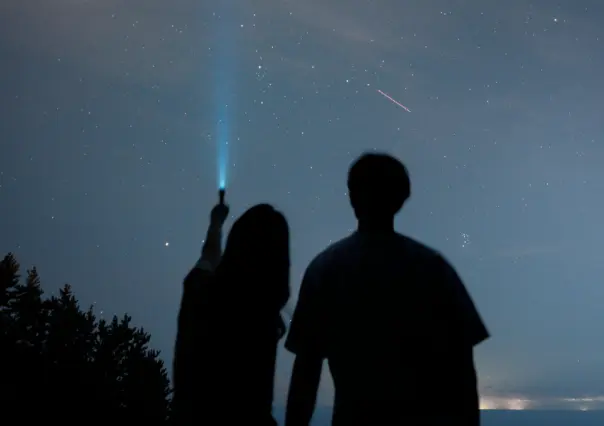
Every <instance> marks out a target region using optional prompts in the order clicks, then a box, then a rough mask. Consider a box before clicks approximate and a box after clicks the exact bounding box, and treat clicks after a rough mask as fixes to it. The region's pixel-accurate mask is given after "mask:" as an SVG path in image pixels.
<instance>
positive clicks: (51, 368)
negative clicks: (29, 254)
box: [0, 253, 170, 424]
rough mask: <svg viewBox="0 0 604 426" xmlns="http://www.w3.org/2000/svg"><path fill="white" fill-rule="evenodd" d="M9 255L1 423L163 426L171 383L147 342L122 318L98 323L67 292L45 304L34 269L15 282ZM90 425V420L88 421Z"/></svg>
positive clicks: (1, 269)
mask: <svg viewBox="0 0 604 426" xmlns="http://www.w3.org/2000/svg"><path fill="white" fill-rule="evenodd" d="M19 272H20V267H19V263H18V262H17V260H16V259H15V257H14V256H13V255H12V254H11V253H9V254H8V255H7V256H5V257H4V259H3V260H2V261H1V262H0V347H1V348H2V349H1V352H0V353H2V360H3V363H2V364H3V365H2V367H3V372H2V381H1V384H0V388H1V389H2V390H1V394H0V401H2V404H1V406H2V411H3V413H2V414H3V417H4V418H9V419H14V420H17V419H18V420H20V421H21V422H24V421H36V420H42V421H44V422H46V423H47V422H54V421H56V422H61V423H63V424H71V423H74V424H75V423H76V422H77V423H78V424H81V423H82V422H89V421H93V422H94V423H101V422H114V423H116V422H132V423H136V424H144V423H147V424H149V423H152V424H164V423H166V422H168V420H169V413H170V382H169V379H168V375H167V371H166V369H165V367H164V364H163V361H161V360H160V359H159V352H158V351H155V350H152V349H150V348H149V341H150V339H151V336H150V335H149V334H148V333H146V332H145V331H144V330H143V329H142V328H137V327H134V326H132V325H131V324H130V322H131V318H130V317H129V316H128V315H124V317H123V318H121V319H118V318H117V316H114V317H113V319H112V320H111V321H105V320H104V319H100V320H97V318H96V316H95V315H94V312H93V309H92V307H91V308H89V309H88V310H86V311H84V310H82V309H81V308H80V306H79V304H78V301H77V299H76V298H75V296H74V294H73V292H72V289H71V287H70V286H69V285H65V286H64V287H63V288H62V289H61V290H60V292H59V295H58V296H52V297H50V298H44V297H43V295H44V293H43V291H42V288H41V287H40V278H39V276H38V272H37V271H36V269H35V268H33V269H31V270H28V271H27V276H26V279H25V283H23V284H22V283H21V282H20V281H21V280H20V274H19ZM87 418H89V420H87Z"/></svg>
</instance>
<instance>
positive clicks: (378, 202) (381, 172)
mask: <svg viewBox="0 0 604 426" xmlns="http://www.w3.org/2000/svg"><path fill="white" fill-rule="evenodd" d="M348 194H349V197H350V204H351V205H352V208H353V210H354V213H355V216H356V217H357V219H358V220H359V221H366V222H379V221H389V220H392V219H393V218H394V216H395V215H396V214H397V213H398V212H399V210H400V209H401V208H402V207H403V204H404V203H405V201H406V200H407V199H408V198H409V196H410V195H411V183H410V181H409V174H408V173H407V169H406V168H405V166H404V165H403V163H401V162H400V161H399V160H397V159H396V158H394V157H392V156H391V155H388V154H383V153H366V154H363V155H362V156H361V157H359V158H358V159H357V160H356V161H355V162H354V163H353V164H352V166H350V170H349V171H348Z"/></svg>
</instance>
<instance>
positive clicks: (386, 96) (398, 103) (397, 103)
mask: <svg viewBox="0 0 604 426" xmlns="http://www.w3.org/2000/svg"><path fill="white" fill-rule="evenodd" d="M377 92H378V93H379V94H380V95H382V96H384V97H385V98H386V99H388V100H391V101H392V102H393V103H395V104H396V105H398V106H400V107H401V108H402V109H404V110H405V111H407V112H411V110H410V109H409V108H407V107H406V106H405V105H403V104H402V103H400V102H399V101H397V100H396V99H394V98H392V97H391V96H389V95H387V94H386V93H384V92H382V91H381V90H380V89H378V91H377Z"/></svg>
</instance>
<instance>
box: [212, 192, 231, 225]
mask: <svg viewBox="0 0 604 426" xmlns="http://www.w3.org/2000/svg"><path fill="white" fill-rule="evenodd" d="M224 195H225V191H224V189H220V190H219V191H218V204H216V205H215V206H214V208H213V209H212V213H211V214H210V222H211V224H212V225H213V226H217V227H222V225H224V222H225V221H226V219H227V217H228V216H229V206H227V205H226V204H225V203H224Z"/></svg>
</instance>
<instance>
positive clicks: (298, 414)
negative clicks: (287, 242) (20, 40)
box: [285, 153, 489, 426]
mask: <svg viewBox="0 0 604 426" xmlns="http://www.w3.org/2000/svg"><path fill="white" fill-rule="evenodd" d="M410 186H411V185H410V181H409V176H408V174H407V170H406V168H405V167H404V166H403V164H402V163H401V162H400V161H398V160H397V159H395V158H393V157H391V156H389V155H386V154H379V153H371V154H365V155H363V156H361V157H360V158H359V159H358V160H357V161H356V162H355V163H354V164H353V165H352V166H351V168H350V171H349V174H348V190H349V196H350V202H351V204H352V208H353V210H354V213H355V215H356V217H357V219H358V229H357V231H356V232H354V233H353V234H352V235H350V236H349V237H347V238H344V239H343V240H341V241H339V242H336V243H335V244H332V245H331V246H329V247H328V248H327V249H326V250H324V251H323V252H322V253H320V254H319V255H318V256H317V257H316V258H315V259H314V260H313V261H312V262H311V263H310V265H309V266H308V268H307V270H306V272H305V274H304V278H303V281H302V285H301V287H300V293H299V298H298V303H297V306H296V309H295V312H294V315H293V318H292V322H291V324H290V331H289V334H288V336H287V338H286V342H285V347H286V348H287V349H288V350H289V351H291V352H293V353H294V354H295V355H296V357H295V361H294V367H293V372H292V377H291V383H290V388H289V395H288V402H287V412H286V423H285V424H286V426H297V425H304V426H308V424H309V422H310V420H311V417H312V413H313V411H314V406H315V400H316V394H317V389H318V385H319V379H320V376H321V368H322V364H323V360H327V362H328V365H329V369H330V371H331V374H332V377H333V381H334V386H335V401H334V412H333V419H332V424H333V425H334V426H352V425H354V426H384V425H438V426H440V425H453V424H455V425H464V426H475V425H479V424H480V413H479V402H478V391H477V379H476V371H475V368H474V358H473V347H474V346H475V345H477V344H478V343H480V342H482V341H483V340H485V339H487V338H488V337H489V333H488V332H487V329H486V327H485V326H484V324H483V322H482V320H481V318H480V316H479V314H478V312H477V311H476V308H475V307H474V304H473V302H472V300H471V298H470V296H469V294H468V292H467V291H466V289H465V287H464V285H463V283H462V282H461V280H460V278H459V277H458V275H457V274H456V272H455V271H454V269H453V268H452V267H451V266H450V265H449V263H448V262H447V261H446V260H445V259H444V258H443V257H442V256H441V255H440V254H439V253H437V252H436V251H434V250H432V249H430V248H428V247H426V246H424V245H422V244H420V243H419V242H416V241H414V240H412V239H411V238H408V237H406V236H404V235H401V234H399V233H397V232H396V231H395V230H394V217H395V215H396V214H397V213H398V212H399V210H400V209H401V208H402V206H403V204H404V203H405V201H406V200H407V199H408V198H409V196H410V193H411V191H410Z"/></svg>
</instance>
